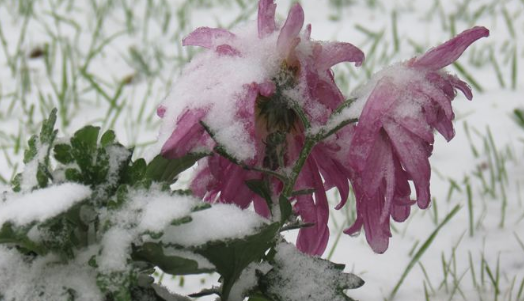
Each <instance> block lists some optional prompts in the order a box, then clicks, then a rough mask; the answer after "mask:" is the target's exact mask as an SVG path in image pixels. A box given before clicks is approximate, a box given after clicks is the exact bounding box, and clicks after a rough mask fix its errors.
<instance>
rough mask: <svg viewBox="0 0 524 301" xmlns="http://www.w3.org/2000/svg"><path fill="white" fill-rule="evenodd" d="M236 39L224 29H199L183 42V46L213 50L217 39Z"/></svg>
mask: <svg viewBox="0 0 524 301" xmlns="http://www.w3.org/2000/svg"><path fill="white" fill-rule="evenodd" d="M234 37H235V35H234V34H233V33H231V32H230V31H228V30H225V29H222V28H209V27H199V28H197V29H195V30H194V31H193V32H191V33H190V34H189V35H188V36H187V37H185V38H184V39H183V40H182V45H183V46H200V47H204V48H208V49H211V48H213V45H214V44H215V41H216V40H217V39H232V38H234Z"/></svg>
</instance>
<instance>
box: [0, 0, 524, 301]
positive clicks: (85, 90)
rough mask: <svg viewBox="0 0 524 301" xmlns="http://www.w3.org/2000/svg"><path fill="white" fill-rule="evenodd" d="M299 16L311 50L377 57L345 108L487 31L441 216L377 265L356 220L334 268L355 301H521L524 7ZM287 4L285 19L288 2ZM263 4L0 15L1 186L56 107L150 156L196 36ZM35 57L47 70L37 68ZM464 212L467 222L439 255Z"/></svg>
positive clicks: (406, 227) (317, 11) (412, 7)
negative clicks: (432, 52)
mask: <svg viewBox="0 0 524 301" xmlns="http://www.w3.org/2000/svg"><path fill="white" fill-rule="evenodd" d="M301 2H302V5H303V6H304V11H305V13H306V22H308V23H312V26H313V33H312V37H313V38H315V39H318V40H339V41H347V42H351V43H353V44H355V45H356V46H358V47H360V48H361V49H362V50H363V51H364V52H365V53H366V56H367V59H366V62H365V63H364V65H363V66H362V67H361V68H360V69H355V68H353V67H352V66H350V65H349V64H348V65H347V66H343V67H339V68H337V70H336V72H337V79H338V80H339V82H340V84H341V87H342V88H343V89H344V90H346V92H349V91H351V90H352V89H354V88H355V87H356V86H357V85H358V84H360V83H362V82H364V81H365V80H366V79H367V78H368V77H369V76H370V75H371V74H372V73H373V72H375V71H377V70H379V69H380V68H381V67H383V66H386V65H388V64H390V63H392V62H394V61H397V60H406V59H408V58H410V57H412V56H414V55H416V54H417V53H418V52H421V51H424V50H426V49H427V48H428V47H430V46H432V45H437V44H438V43H440V42H442V41H444V40H446V39H448V38H450V37H451V36H452V35H453V33H458V32H461V31H462V30H464V29H466V28H469V27H471V26H473V25H483V26H486V27H487V28H489V29H490V30H491V36H490V37H489V38H488V39H483V40H480V41H479V42H477V43H476V44H475V45H474V46H473V47H471V48H470V49H468V51H467V52H466V54H465V55H464V56H463V57H462V58H461V59H460V60H459V64H460V65H454V66H453V67H451V68H450V71H451V72H454V73H457V74H458V75H459V76H460V77H462V78H463V79H465V80H467V81H468V82H470V83H472V86H473V91H474V100H473V102H468V101H467V100H466V99H465V98H464V97H463V96H461V95H459V96H458V97H457V99H456V100H455V102H454V107H455V109H456V115H457V119H456V123H455V127H456V131H457V135H456V138H455V139H454V140H453V141H451V142H450V143H446V142H445V141H444V139H442V138H439V139H437V141H436V143H435V149H434V152H433V157H432V158H431V161H432V166H433V171H434V173H433V176H432V184H431V185H432V186H431V191H432V194H433V197H434V198H435V202H434V203H433V207H432V208H430V209H428V210H427V211H421V210H415V212H414V214H412V216H411V218H410V219H409V220H408V221H407V222H405V223H404V224H395V225H394V227H395V230H394V233H393V239H392V240H391V243H390V247H389V250H388V251H387V252H386V253H385V254H383V255H377V254H374V253H373V252H372V251H371V249H370V248H369V246H368V245H367V244H366V242H365V239H364V237H363V235H361V236H360V237H356V238H353V237H348V236H346V235H342V236H340V239H338V237H339V236H338V234H339V233H340V232H341V230H342V229H343V228H345V227H346V226H347V225H348V224H350V223H351V221H352V219H353V218H354V213H353V212H336V213H334V214H333V218H332V220H333V225H332V227H331V229H332V237H331V240H330V247H329V248H328V250H327V251H326V253H325V254H324V256H325V257H330V258H331V259H332V260H333V261H335V262H339V263H344V264H347V269H348V270H352V271H353V272H355V273H356V274H358V275H360V276H361V277H362V278H363V279H364V280H365V281H366V284H365V285H364V286H363V287H362V288H360V289H358V290H356V291H352V292H350V293H349V294H350V295H351V296H352V297H354V298H356V299H360V300H383V299H389V298H390V296H392V293H393V291H394V289H395V287H396V286H397V284H399V282H400V281H401V279H403V282H402V283H401V284H400V286H399V288H398V290H397V292H396V297H395V300H406V299H407V300H425V299H426V300H507V301H520V300H524V292H523V287H524V243H523V242H524V201H523V198H524V147H523V146H524V145H523V138H524V129H522V128H519V127H518V126H517V125H516V124H515V123H514V122H513V120H512V119H511V117H510V115H511V113H512V111H513V109H515V108H516V107H524V99H523V98H524V69H523V68H522V67H520V66H521V65H522V62H523V59H524V47H523V45H522V42H521V41H522V40H523V38H524V1H522V0H520V1H519V0H512V1H497V0H494V1H488V0H475V1H471V0H470V1H468V0H464V1H459V0H456V1H454V0H436V1H416V2H415V1H387V2H386V1H384V2H378V1H373V0H367V1H360V3H358V4H357V3H353V2H357V1H351V0H330V1H327V0H319V1H313V0H304V1H301ZM277 3H278V5H279V7H278V10H277V15H280V17H281V18H283V17H284V16H285V14H286V13H287V8H288V7H289V5H290V3H291V2H290V1H277ZM255 4H256V3H255V1H252V0H237V1H232V0H230V1H226V0H208V1H204V0H197V1H195V0H192V1H191V0H186V1H182V0H177V1H175V0H173V1H169V0H153V1H146V0H92V1H87V0H86V1H73V0H54V1H53V0H35V1H30V0H20V1H0V20H1V21H0V39H1V43H2V47H1V48H2V49H1V50H0V66H1V67H0V149H1V153H0V186H1V185H4V184H6V183H8V182H9V181H10V179H11V178H12V176H13V175H14V174H15V173H16V172H17V171H19V170H20V169H21V168H22V166H21V156H22V154H23V148H24V147H25V141H26V140H27V138H28V137H29V136H30V135H31V134H33V133H34V131H36V130H37V129H38V128H39V122H40V121H41V120H42V118H43V117H44V116H47V114H48V113H49V111H50V110H51V109H52V108H53V107H57V108H58V109H59V124H60V128H61V130H62V131H61V132H62V133H66V134H71V133H73V132H74V131H75V130H76V129H78V128H80V127H81V126H82V125H85V124H96V125H101V126H102V127H104V128H109V127H113V128H115V129H116V132H117V135H118V137H119V139H120V140H121V141H122V142H123V143H124V144H128V145H136V146H137V149H139V150H140V152H142V151H144V150H146V148H147V146H148V145H150V144H151V143H152V142H154V140H155V138H156V133H157V131H158V127H159V119H158V118H157V117H156V116H155V114H154V112H155V110H156V105H157V103H159V102H160V101H161V100H162V99H163V98H164V97H165V96H166V95H167V93H168V91H169V87H170V85H171V84H172V83H173V82H174V81H175V80H176V78H177V76H178V74H179V71H180V68H181V66H183V65H184V63H185V62H187V61H188V60H189V59H190V58H191V56H192V55H193V54H194V51H195V49H182V48H181V43H180V41H181V38H182V37H184V36H185V35H186V34H187V33H189V32H190V31H191V30H192V29H194V28H196V27H199V26H212V27H215V26H221V27H229V26H234V24H236V23H239V22H243V20H245V19H253V18H254V12H255ZM39 50H41V51H43V52H46V53H47V54H46V55H42V56H39ZM31 57H34V58H31ZM336 201H337V200H336V199H333V203H336ZM457 205H458V206H460V207H459V208H460V209H458V212H456V214H455V215H453V216H452V217H451V219H450V220H449V222H447V223H446V224H444V225H443V226H442V228H440V231H439V232H438V233H437V235H436V236H434V239H433V240H431V241H428V239H430V238H431V237H432V236H431V234H432V233H434V231H435V230H436V229H437V227H438V226H439V225H440V224H441V223H443V221H444V220H445V218H446V216H447V215H448V213H449V212H451V211H452V210H453V209H454V208H455V206H457ZM347 207H350V206H347ZM471 225H472V226H471ZM292 237H293V233H291V234H290V239H291V238H292ZM426 242H429V243H426ZM409 267H411V269H410V268H409ZM403 274H405V275H406V276H405V278H402V275H403ZM215 278H216V277H214V276H212V275H211V276H209V277H202V276H199V277H186V278H185V279H184V280H183V279H182V278H177V279H175V281H173V284H172V287H173V288H174V289H177V290H183V291H185V292H194V291H196V290H198V289H199V288H200V287H201V286H202V284H201V282H203V283H204V285H205V286H210V285H212V284H213V282H212V281H213V279H215ZM182 280H183V281H182ZM163 281H170V279H167V278H164V279H163ZM181 284H183V286H182V287H180V285H181ZM519 293H520V294H519ZM519 298H520V299H519Z"/></svg>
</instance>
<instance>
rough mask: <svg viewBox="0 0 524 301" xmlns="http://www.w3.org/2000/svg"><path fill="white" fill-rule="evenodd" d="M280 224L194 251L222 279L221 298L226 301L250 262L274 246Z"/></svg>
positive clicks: (213, 243) (210, 244)
mask: <svg viewBox="0 0 524 301" xmlns="http://www.w3.org/2000/svg"><path fill="white" fill-rule="evenodd" d="M279 229H280V223H273V224H270V225H267V226H265V227H263V228H261V229H260V230H259V231H258V233H256V234H253V235H249V236H246V237H244V238H241V239H234V240H226V241H217V242H212V243H208V244H206V245H204V246H202V247H198V248H196V249H195V250H194V252H195V253H197V254H200V255H202V256H204V257H205V258H207V259H208V260H209V261H210V262H211V263H212V264H214V265H215V267H216V270H217V272H218V273H219V274H220V275H221V276H222V277H223V284H222V292H221V297H222V300H223V301H227V300H228V296H229V293H230V291H231V288H232V286H233V284H234V283H235V281H236V280H237V279H238V277H239V276H240V274H241V273H242V271H243V270H244V269H245V268H246V267H247V266H248V265H249V264H250V263H252V262H255V261H257V260H259V259H260V258H262V256H264V254H265V253H266V251H267V250H268V249H269V248H270V247H271V246H273V245H274V243H275V237H276V235H277V233H278V230H279Z"/></svg>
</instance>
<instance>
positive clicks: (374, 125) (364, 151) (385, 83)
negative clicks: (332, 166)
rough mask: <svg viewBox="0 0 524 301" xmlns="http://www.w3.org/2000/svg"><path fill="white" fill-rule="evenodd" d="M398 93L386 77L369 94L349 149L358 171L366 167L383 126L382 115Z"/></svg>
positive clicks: (351, 160)
mask: <svg viewBox="0 0 524 301" xmlns="http://www.w3.org/2000/svg"><path fill="white" fill-rule="evenodd" d="M396 94H397V92H396V88H395V86H394V85H393V84H391V82H390V80H389V79H387V78H384V79H382V80H380V81H379V82H378V83H377V85H376V87H375V89H374V90H373V92H372V93H371V95H370V96H369V98H368V100H367V102H366V105H365V106H364V109H363V110H362V114H361V115H360V119H359V122H358V123H357V126H356V128H355V134H354V135H353V138H352V139H351V148H350V150H349V165H350V166H351V167H352V168H354V169H355V170H356V171H362V170H363V169H364V168H365V162H366V159H367V157H368V156H369V154H370V152H371V150H372V147H373V144H374V143H375V139H377V135H378V133H379V131H380V129H381V128H382V121H381V120H382V117H383V115H384V113H385V112H387V111H388V109H389V108H390V107H391V105H392V104H393V103H395V101H396V100H397V95H396Z"/></svg>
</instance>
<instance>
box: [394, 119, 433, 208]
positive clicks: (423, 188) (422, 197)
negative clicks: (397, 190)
mask: <svg viewBox="0 0 524 301" xmlns="http://www.w3.org/2000/svg"><path fill="white" fill-rule="evenodd" d="M384 129H385V130H386V132H387V133H388V135H389V137H390V139H391V144H392V145H393V147H394V149H395V152H396V154H397V155H398V157H399V159H400V162H402V166H403V167H404V168H405V169H406V171H407V172H408V173H409V175H410V176H411V177H412V179H413V183H414V184H415V190H416V192H417V203H418V205H419V207H420V208H421V209H425V208H427V206H428V205H429V201H430V193H429V179H430V176H431V169H430V166H429V160H428V157H429V155H430V153H428V147H426V145H429V144H428V143H426V142H424V141H422V140H420V138H418V137H416V136H414V135H412V134H411V133H410V132H409V131H407V130H405V129H404V128H403V127H401V126H399V125H398V124H396V123H395V122H393V121H391V120H388V121H386V122H384Z"/></svg>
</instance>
